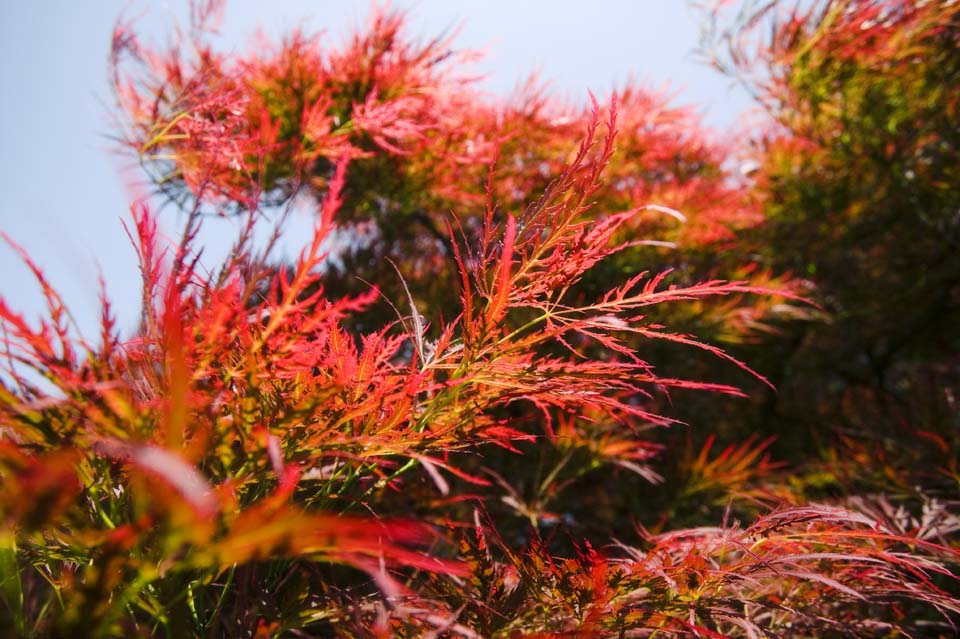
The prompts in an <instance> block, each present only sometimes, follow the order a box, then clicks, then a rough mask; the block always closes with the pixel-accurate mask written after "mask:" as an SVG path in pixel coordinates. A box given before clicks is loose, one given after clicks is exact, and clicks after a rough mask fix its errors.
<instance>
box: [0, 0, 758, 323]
mask: <svg viewBox="0 0 960 639" xmlns="http://www.w3.org/2000/svg"><path fill="white" fill-rule="evenodd" d="M186 5H187V0H169V1H167V2H159V1H154V2H148V1H146V0H132V1H131V0H84V1H78V0H27V1H25V0H2V1H0V97H2V99H0V140H2V141H0V171H2V175H3V184H4V189H3V190H4V197H3V199H2V200H0V230H2V231H4V232H5V233H7V234H8V235H9V236H11V237H12V238H13V239H14V240H15V241H16V242H18V243H19V244H21V245H22V246H23V247H24V248H26V250H27V251H28V252H29V253H30V254H31V255H32V256H33V257H34V259H35V260H36V261H37V262H38V263H39V264H40V265H41V266H42V267H43V269H44V271H45V272H46V274H47V276H48V278H49V279H50V281H51V282H52V283H53V285H54V286H55V287H56V288H57V289H58V290H59V291H60V292H61V293H62V294H63V296H64V297H65V299H66V300H67V302H68V304H69V306H70V308H71V309H72V311H73V313H74V316H75V318H76V320H77V323H78V324H79V326H80V329H81V331H82V332H83V333H84V334H85V335H86V336H88V337H91V338H93V337H94V336H95V335H96V332H97V317H98V313H99V306H98V303H97V301H96V294H97V278H98V268H99V270H100V271H102V272H103V274H104V277H105V279H106V281H107V290H108V294H109V296H110V298H111V299H112V300H113V303H114V308H115V310H116V312H117V314H118V315H119V318H120V320H121V326H123V327H124V328H125V330H126V331H127V332H128V333H129V332H130V331H131V330H132V329H133V328H134V326H135V321H136V318H137V316H138V312H139V273H138V272H137V267H136V262H135V257H134V253H133V249H132V248H131V246H130V243H129V241H128V240H127V238H126V235H125V234H124V231H123V228H122V227H121V224H120V220H122V219H123V220H125V219H127V215H128V201H127V200H128V194H127V193H126V192H125V190H124V186H123V184H124V181H123V179H122V178H121V176H120V169H121V168H122V167H124V166H125V165H129V164H130V161H129V158H124V157H121V156H118V155H117V154H115V153H114V152H113V151H112V150H111V149H112V142H111V141H110V139H109V134H110V133H111V127H110V114H111V109H112V97H111V95H110V91H109V89H108V84H107V52H108V49H109V45H110V34H111V30H112V28H113V24H114V21H115V20H116V18H117V16H118V15H119V14H120V13H121V12H124V13H125V15H127V16H136V15H141V14H142V17H141V18H140V20H139V21H138V25H139V26H140V29H141V32H142V33H144V34H145V35H146V36H147V37H148V38H149V37H151V36H152V37H153V38H154V42H157V41H158V40H157V39H162V38H163V37H164V34H165V33H167V32H168V27H169V25H170V24H172V23H173V22H174V21H176V20H182V18H183V16H184V15H185V13H186ZM369 6H370V5H369V3H368V2H367V0H338V1H333V0H272V1H270V2H265V1H263V0H233V1H231V2H228V5H227V11H226V16H225V22H224V25H223V30H222V36H221V38H220V39H219V41H218V42H219V44H221V45H222V47H223V48H224V49H226V50H231V49H237V50H243V49H245V47H246V45H247V43H248V42H249V36H250V35H251V34H252V33H253V32H254V30H255V29H257V28H258V27H260V28H262V29H263V31H264V33H266V34H267V35H268V36H272V37H277V36H279V35H280V34H282V33H283V32H284V31H286V30H289V29H290V28H292V27H294V26H298V25H300V24H305V25H306V26H307V27H308V28H309V29H312V30H317V31H324V32H325V33H326V34H328V36H329V37H331V38H333V39H334V40H338V39H339V38H340V37H342V36H343V34H344V33H346V30H347V29H348V28H349V27H351V26H355V25H359V24H362V22H363V19H364V17H365V16H366V14H367V10H368V8H369ZM393 6H394V7H397V8H404V9H408V10H409V15H410V18H411V21H410V26H411V33H414V34H416V35H418V36H424V37H426V36H433V35H436V34H438V33H440V32H442V31H444V30H445V29H450V28H455V27H460V31H459V37H458V38H457V43H458V44H459V45H460V46H462V47H466V48H482V49H485V50H486V51H487V52H488V55H487V58H486V59H485V61H484V62H482V63H481V64H480V65H479V67H478V69H479V70H480V71H481V72H484V73H486V74H488V80H487V81H486V87H487V88H488V89H489V90H491V91H493V92H497V93H506V92H507V91H509V90H510V89H511V88H512V87H513V86H514V84H515V83H516V82H517V81H518V80H520V79H521V78H524V77H526V76H527V75H529V73H530V72H531V71H532V70H538V71H539V72H540V73H541V77H542V78H544V79H546V80H549V81H550V83H551V86H552V87H553V88H554V89H555V90H556V91H558V92H559V93H560V94H563V95H567V96H569V97H571V98H574V99H580V98H583V97H585V96H586V92H587V91H588V90H592V91H594V92H595V93H597V94H604V93H606V92H608V91H609V90H610V89H611V88H612V87H613V86H614V85H615V84H616V83H622V82H623V81H624V80H626V79H627V78H629V77H633V78H636V79H637V80H639V81H640V82H641V83H642V84H644V85H646V86H650V87H657V88H658V87H664V86H669V87H671V89H673V90H674V91H675V92H676V94H677V98H676V99H675V102H676V103H677V104H695V105H699V108H700V110H701V112H702V113H703V114H704V116H705V120H706V122H707V123H708V124H710V125H713V126H715V127H717V129H718V131H719V133H720V134H721V135H723V134H725V133H726V132H727V131H728V130H730V128H731V126H732V124H733V122H734V121H735V119H736V117H737V115H738V114H739V113H740V112H742V111H743V110H744V109H746V108H748V106H749V104H748V100H747V98H746V96H745V95H744V94H743V93H742V92H740V91H739V90H737V89H734V88H731V87H730V83H729V81H728V80H726V79H725V78H722V77H720V76H719V75H717V74H716V73H715V72H713V71H712V70H710V69H709V68H707V67H706V66H705V65H704V64H703V63H702V62H701V61H700V60H699V59H698V58H697V57H696V56H695V55H694V53H693V50H694V49H695V47H696V46H697V42H698V33H699V25H698V23H697V20H696V16H695V13H694V12H693V11H692V10H690V9H689V8H688V7H687V3H686V1H685V0H486V1H483V2H481V1H479V0H469V1H468V0H409V1H407V0H404V1H400V0H395V1H394V3H393ZM163 215H164V216H166V217H164V218H162V224H163V226H164V227H165V228H166V229H168V230H169V231H170V232H171V233H172V232H174V230H175V229H176V228H178V220H177V217H176V214H175V212H174V211H172V210H169V209H168V210H165V211H164V213H163ZM218 224H221V225H226V224H228V223H227V222H223V221H219V220H210V221H209V223H208V224H207V229H206V234H205V236H204V237H205V238H208V241H210V242H213V243H216V241H217V238H218V237H219V238H225V237H227V236H228V235H229V236H231V237H232V229H230V228H226V227H225V226H220V227H218V226H217V225H218ZM0 274H2V277H0V295H2V296H3V297H4V298H5V299H6V301H7V303H8V304H9V305H10V306H11V307H12V308H14V309H17V310H20V311H22V312H24V313H25V314H26V316H27V318H28V319H33V318H35V317H36V316H37V314H39V313H40V312H41V309H42V304H41V297H40V295H39V292H38V290H37V288H36V286H35V284H34V283H33V282H32V280H31V279H30V278H29V275H28V273H27V271H26V269H25V268H24V267H23V266H22V264H21V263H20V261H19V258H18V257H17V256H16V255H14V253H13V252H12V251H11V250H9V249H8V248H7V247H6V246H5V245H2V246H0Z"/></svg>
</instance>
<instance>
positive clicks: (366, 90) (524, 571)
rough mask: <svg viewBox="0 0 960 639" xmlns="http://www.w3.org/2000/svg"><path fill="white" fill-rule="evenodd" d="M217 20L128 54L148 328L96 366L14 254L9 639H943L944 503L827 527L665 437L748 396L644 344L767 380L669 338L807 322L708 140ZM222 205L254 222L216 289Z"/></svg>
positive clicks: (876, 509) (421, 53) (707, 446)
mask: <svg viewBox="0 0 960 639" xmlns="http://www.w3.org/2000/svg"><path fill="white" fill-rule="evenodd" d="M196 9H197V11H196V12H195V14H196V15H195V19H196V23H195V24H194V25H193V28H192V29H191V31H190V33H191V34H192V37H191V39H190V41H189V42H183V43H180V45H179V46H177V47H175V48H173V49H171V50H169V51H161V52H158V51H153V50H150V49H149V48H147V47H146V46H144V45H143V44H142V43H140V42H138V40H137V39H136V37H135V35H134V33H133V31H132V30H131V28H130V26H129V25H120V26H118V29H117V32H116V35H115V38H114V60H113V62H114V69H115V75H114V77H115V80H116V89H117V94H118V99H119V102H120V106H121V108H122V110H123V113H124V114H125V116H126V118H127V128H126V130H125V131H124V133H123V135H124V138H123V139H124V141H125V142H126V144H127V145H128V146H129V147H130V148H131V149H133V150H134V151H135V152H136V153H138V154H139V157H140V158H141V159H142V161H143V163H144V166H145V168H146V169H147V170H148V172H149V174H150V175H151V176H153V178H154V180H155V183H156V185H157V189H158V192H159V193H161V194H163V195H165V196H166V197H168V198H169V199H171V200H172V201H174V202H175V203H177V204H179V205H180V206H181V207H183V209H184V211H185V213H186V215H185V220H186V221H185V226H184V230H183V233H182V234H181V236H180V238H179V240H178V241H175V242H172V243H171V242H167V241H165V240H163V239H162V238H161V237H159V236H158V233H157V224H156V218H155V216H154V214H153V213H152V212H151V211H150V209H149V207H148V206H147V205H146V203H143V202H138V203H135V204H134V205H133V206H132V207H131V212H132V223H131V225H130V228H129V232H130V236H131V238H132V241H133V242H134V244H135V246H136V247H137V253H138V256H139V261H140V270H141V273H142V275H143V300H142V319H141V323H140V327H139V329H138V331H137V332H136V334H135V336H134V337H132V338H126V339H125V338H122V337H121V336H120V334H119V332H118V330H117V329H116V327H115V325H114V322H113V319H112V314H111V307H110V305H109V303H108V302H107V301H106V299H104V300H103V314H102V334H101V336H100V339H99V342H98V343H96V344H93V343H88V342H87V341H84V340H82V339H79V338H76V337H74V336H72V335H71V333H70V329H69V324H68V313H67V309H65V308H64V305H63V303H62V301H61V299H60V298H59V296H58V295H57V293H56V292H55V291H54V290H52V288H51V287H50V286H49V285H48V284H47V283H46V281H45V280H44V278H43V275H42V272H41V271H40V269H39V268H38V267H36V266H34V265H33V263H32V262H31V261H30V260H29V258H27V257H26V256H24V259H25V260H26V261H27V263H28V265H30V266H31V268H32V269H33V271H34V273H35V275H36V278H37V281H38V283H39V285H40V286H41V288H42V290H43V292H44V294H45V295H46V299H47V303H48V310H49V314H48V317H46V318H45V319H43V320H42V321H41V322H40V323H39V324H37V325H33V324H31V323H29V322H27V321H26V320H25V319H24V318H23V317H21V316H20V315H18V314H17V313H16V312H15V311H14V310H13V309H11V308H10V307H9V306H8V305H7V304H6V303H5V302H2V301H0V320H2V322H3V327H4V336H5V337H4V344H5V346H6V349H5V350H6V359H5V363H4V370H3V377H2V379H0V381H2V386H0V400H2V404H0V405H2V409H0V410H2V412H0V433H2V438H0V473H2V476H3V484H2V488H0V514H2V517H3V528H2V535H0V566H2V570H3V572H2V575H3V577H2V588H0V597H2V599H0V602H2V605H0V620H2V622H3V624H4V626H5V627H8V628H12V629H13V633H14V635H16V636H64V637H86V636H91V637H104V636H170V637H181V636H258V637H268V636H278V637H279V636H295V637H296V636H299V637H305V636H343V637H359V636H421V635H424V636H464V637H516V636H535V637H580V636H583V637H586V636H591V637H592V636H610V637H623V636H658V635H666V636H680V637H702V636H745V637H755V636H763V635H767V636H819V637H826V636H889V635H891V634H892V633H895V632H913V633H926V634H928V635H929V634H937V633H940V634H941V636H947V634H948V633H950V632H951V628H952V626H950V622H951V619H954V618H955V615H956V613H957V612H958V609H960V606H958V598H957V595H956V581H957V575H956V565H957V562H958V559H960V556H958V555H960V553H958V550H957V547H956V531H957V530H958V529H960V520H958V518H957V517H955V516H954V515H952V514H951V512H950V511H949V509H948V508H947V507H945V506H944V505H942V504H940V503H935V502H929V503H927V507H926V509H925V510H924V513H923V517H922V520H917V521H914V520H913V519H911V517H910V515H909V514H908V513H899V512H896V511H894V510H893V509H892V507H890V508H887V506H888V505H889V502H888V501H886V500H885V498H884V497H883V496H882V495H881V496H876V495H873V496H871V495H866V496H861V497H860V499H859V500H858V501H853V500H847V501H846V502H844V503H838V502H834V503H812V502H809V501H808V500H806V499H805V497H804V495H803V494H795V493H791V492H790V490H789V482H787V480H786V479H785V478H784V476H783V475H781V474H780V473H781V470H780V468H781V467H780V465H779V464H778V463H777V462H775V461H773V460H772V459H771V458H770V456H769V454H768V452H767V449H768V447H769V445H770V444H769V442H764V441H760V440H758V439H756V438H746V441H742V440H741V441H737V440H733V441H731V440H730V437H731V432H729V429H726V430H725V429H717V430H718V432H717V436H718V437H720V438H721V439H723V444H724V447H723V448H721V451H720V452H719V453H715V452H714V450H713V445H714V440H713V439H708V440H707V441H706V443H704V444H699V443H697V444H694V443H693V442H688V443H687V444H684V442H682V441H679V440H678V439H677V438H676V437H670V436H669V435H666V434H664V433H669V432H670V429H666V428H664V427H667V426H671V425H673V424H675V423H676V422H677V419H676V417H673V416H671V411H672V409H671V407H670V403H669V402H670V394H671V393H674V394H677V396H678V397H687V396H688V395H686V394H684V393H686V392H688V391H699V392H711V391H712V392H714V393H722V394H728V395H742V394H743V393H742V392H741V391H740V390H739V389H738V387H737V386H736V385H734V384H731V383H727V382H726V381H725V380H726V379H727V377H723V378H714V379H715V380H716V381H704V380H703V378H698V377H685V376H681V375H670V374H661V373H659V372H658V370H659V369H654V368H653V367H652V366H651V364H650V363H649V361H648V358H647V357H646V355H645V353H647V352H650V353H653V354H657V353H662V352H669V353H672V354H673V357H683V358H687V357H690V354H691V353H692V352H694V351H699V352H703V353H706V354H709V355H710V356H712V357H714V358H716V359H718V360H719V361H721V362H724V363H725V366H727V367H728V370H735V371H746V372H747V373H748V374H753V375H754V377H756V378H757V379H759V380H760V381H766V380H765V379H764V378H763V377H762V376H760V375H759V374H757V373H753V372H752V371H751V369H750V368H749V367H748V366H747V365H746V364H744V363H742V362H741V361H740V360H738V359H736V358H735V357H733V356H731V355H729V354H727V352H725V351H724V350H722V349H721V348H719V347H717V346H714V345H712V344H711V343H708V342H707V341H703V340H702V339H698V338H696V337H693V336H691V335H690V334H688V333H686V332H681V331H677V330H676V329H670V328H667V327H665V326H664V325H663V324H662V323H661V322H662V321H665V320H670V319H672V320H675V322H676V325H679V326H683V325H696V326H702V327H705V328H707V329H709V330H708V331H707V333H708V335H715V336H717V335H719V336H726V337H727V338H731V339H735V340H748V339H755V332H756V328H757V327H761V328H763V327H765V326H766V325H767V324H766V323H768V322H774V321H777V320H776V318H777V317H778V313H783V312H784V309H785V308H788V309H794V311H793V312H796V309H801V308H803V302H802V301H800V300H799V299H798V298H797V295H796V285H795V284H794V283H793V281H792V280H790V279H789V278H787V277H783V276H781V277H779V278H778V277H774V275H772V274H771V272H765V271H763V270H762V269H760V268H758V267H757V265H756V264H755V263H753V264H751V263H750V262H749V261H748V260H743V261H741V262H740V263H735V264H733V265H731V262H732V261H733V260H732V258H730V257H729V256H731V255H736V251H735V247H736V242H738V241H739V240H738V238H739V236H740V234H741V233H744V232H746V231H749V230H750V229H752V228H755V227H756V226H757V225H760V224H762V223H763V221H764V218H763V214H762V211H761V210H760V209H758V208H756V205H755V198H754V196H753V195H752V194H751V193H750V192H748V191H746V190H745V187H744V188H740V187H737V186H736V185H735V184H733V183H732V182H731V181H730V179H729V176H728V175H727V174H726V173H725V171H724V170H723V166H724V158H725V155H724V153H725V152H726V150H724V149H722V148H718V147H712V146H710V145H709V144H707V143H705V142H703V141H702V140H701V134H700V131H699V129H698V128H697V126H696V123H695V122H694V121H693V120H692V119H691V118H690V116H689V114H687V113H685V112H683V111H678V110H675V109H671V108H669V107H667V106H666V105H665V104H663V102H662V100H661V99H659V98H657V97H656V96H653V95H651V94H648V93H646V92H644V91H642V90H640V89H639V88H633V87H632V88H629V89H625V90H621V91H618V92H616V93H615V94H614V95H613V96H612V98H611V99H610V100H609V101H608V102H606V103H604V104H602V105H601V104H599V103H598V102H597V101H596V100H593V101H592V104H591V106H590V107H589V108H587V109H585V110H581V109H577V108H567V109H561V108H560V107H558V106H555V105H554V104H553V102H552V101H551V100H550V99H549V97H547V96H546V95H545V94H544V93H543V92H542V91H538V90H536V89H535V88H533V87H531V88H529V89H528V90H527V91H526V92H525V93H524V94H523V95H522V96H520V97H519V98H518V99H517V101H514V102H510V103H507V104H491V103H487V102H485V101H483V100H481V99H480V98H479V97H478V96H477V95H475V94H474V93H472V91H471V90H470V85H469V83H468V82H467V81H466V80H464V79H463V78H462V77H461V76H459V75H458V74H459V73H460V67H459V66H458V65H457V64H455V62H456V61H457V60H458V59H459V58H457V56H455V55H453V54H452V53H451V51H450V50H449V44H448V43H446V42H443V41H430V42H428V43H426V44H421V43H416V42H413V41H411V40H409V39H407V38H406V36H405V35H404V33H403V31H402V25H403V20H402V16H401V15H399V14H393V13H390V12H386V11H375V13H374V15H373V17H372V19H371V22H370V25H369V27H368V31H367V32H365V33H363V34H359V35H357V36H356V37H355V38H354V39H353V40H352V41H350V42H349V43H348V44H347V45H346V46H345V47H344V48H342V49H334V50H326V49H324V48H323V47H322V46H321V44H320V43H319V42H318V41H317V40H316V39H315V38H311V37H309V36H307V35H305V34H299V33H298V34H294V35H292V36H291V37H289V38H288V39H287V40H285V41H284V42H283V44H282V45H281V46H280V47H278V48H276V49H273V50H269V49H268V50H265V51H261V52H259V53H257V54H256V55H251V56H249V57H242V56H241V57H237V58H228V57H225V56H222V55H220V54H218V53H216V52H215V51H213V50H212V49H211V48H210V47H209V46H208V45H207V44H206V43H205V42H204V39H203V34H204V25H206V24H209V21H210V20H213V19H214V18H215V17H216V11H217V10H218V9H219V6H218V5H217V3H208V4H206V5H203V6H200V7H197V8H196ZM187 50H189V51H190V53H189V54H187V53H185V51H187ZM618 129H622V132H621V131H618ZM577 138H579V140H578V139H577ZM578 142H579V144H578ZM295 198H297V199H295ZM651 199H656V200H657V201H658V202H662V203H665V204H669V205H671V206H674V207H680V208H683V209H684V211H685V213H686V217H687V218H688V223H687V224H686V225H684V226H682V227H680V228H679V229H678V228H676V227H675V226H673V225H675V224H676V222H677V218H680V219H683V218H684V215H682V214H680V213H678V212H677V211H675V210H674V209H673V208H667V207H666V206H664V205H661V204H649V203H648V202H650V200H651ZM305 200H309V201H311V202H313V203H315V207H316V217H315V222H314V228H313V233H312V235H311V237H308V238H305V240H306V241H305V246H304V247H303V250H302V251H301V253H300V255H299V256H298V258H297V259H296V260H294V261H293V262H292V263H288V264H284V263H281V262H278V261H276V260H275V259H274V258H272V257H271V252H270V250H269V248H270V245H271V244H272V240H268V242H267V244H268V246H267V248H264V247H263V246H262V245H261V244H258V243H256V242H255V241H254V239H253V238H254V230H255V229H256V228H259V227H262V226H264V225H266V226H268V227H270V228H271V229H272V230H273V232H274V234H273V235H271V236H270V237H272V238H275V237H276V235H277V234H279V233H280V232H281V231H282V226H283V223H284V220H285V218H286V214H287V213H289V211H291V210H292V207H293V206H294V204H295V202H298V201H299V202H303V201H305ZM449 211H453V212H452V213H449ZM210 213H217V214H221V215H232V216H238V217H239V218H240V219H241V220H243V222H244V223H243V224H241V229H242V230H241V232H240V235H239V237H238V239H237V241H236V243H235V245H234V248H233V250H232V251H231V253H230V254H229V255H228V256H227V257H226V258H225V259H224V261H223V263H222V264H221V265H220V266H219V268H218V269H216V270H215V271H213V272H211V273H207V272H204V271H203V270H202V269H201V268H200V266H199V254H200V249H199V248H198V247H196V246H195V244H194V239H195V236H196V233H197V229H198V228H199V227H200V225H202V224H209V223H214V222H215V221H216V220H209V219H208V215H209V214H210ZM650 236H654V237H658V238H659V237H666V238H669V241H670V242H672V243H674V244H679V245H681V246H684V247H689V250H690V252H689V253H687V254H686V255H692V256H693V257H690V258H685V257H684V255H683V254H681V255H679V256H678V255H676V254H666V253H664V247H663V246H661V244H662V241H661V240H656V241H651V240H647V239H645V238H647V237H650ZM711 254H717V255H722V256H727V257H724V258H723V259H717V260H711V259H710V257H709V256H710V255H711ZM638 260H644V261H645V262H646V263H652V264H653V265H654V267H655V268H656V269H657V272H656V273H648V272H647V271H646V270H644V269H643V268H642V267H638V266H637V261H638ZM671 262H673V264H674V266H675V267H676V268H675V270H674V271H673V272H670V271H668V270H666V268H667V267H668V266H669V265H670V264H671ZM661 269H663V270H661ZM725 272H741V273H744V274H745V275H746V276H748V277H749V278H752V279H744V280H732V281H731V280H728V279H717V274H723V273H725ZM700 278H703V279H700ZM667 308H677V309H685V310H671V311H667V310H665V309H667ZM654 345H666V346H668V347H669V349H668V350H666V351H664V349H662V348H660V347H659V346H658V347H657V349H653V346H654ZM687 368H692V369H693V370H712V368H708V369H703V368H701V367H697V366H692V367H688V366H685V365H684V366H681V365H679V364H678V365H677V367H676V368H675V370H677V371H684V370H686V369H687ZM738 374H739V373H738ZM700 419H701V421H702V423H701V424H700V425H701V426H708V427H709V425H710V420H709V417H707V416H705V415H701V417H700ZM734 434H736V433H734ZM660 458H665V459H666V460H667V461H665V462H661V461H660ZM661 482H662V483H663V484H664V485H663V486H662V487H657V484H658V483H661ZM610 488H614V490H608V489H610ZM747 517H749V518H750V521H751V522H752V523H749V524H747V525H742V524H740V523H739V521H737V520H738V519H743V520H746V518H747ZM626 535H631V537H630V538H628V537H626Z"/></svg>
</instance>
